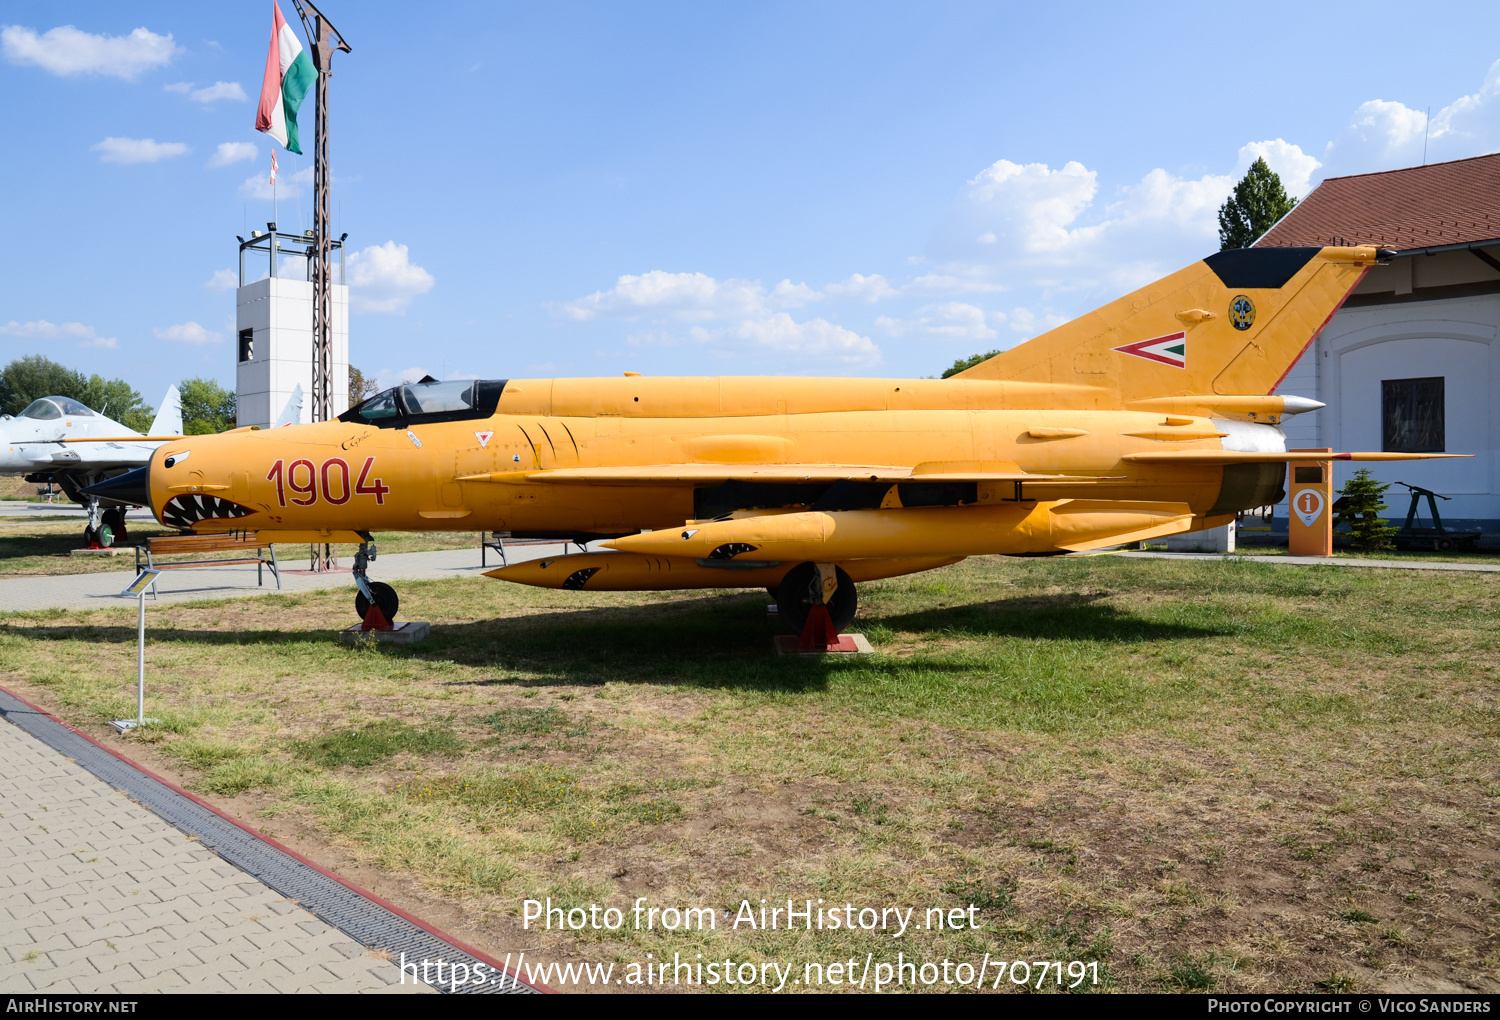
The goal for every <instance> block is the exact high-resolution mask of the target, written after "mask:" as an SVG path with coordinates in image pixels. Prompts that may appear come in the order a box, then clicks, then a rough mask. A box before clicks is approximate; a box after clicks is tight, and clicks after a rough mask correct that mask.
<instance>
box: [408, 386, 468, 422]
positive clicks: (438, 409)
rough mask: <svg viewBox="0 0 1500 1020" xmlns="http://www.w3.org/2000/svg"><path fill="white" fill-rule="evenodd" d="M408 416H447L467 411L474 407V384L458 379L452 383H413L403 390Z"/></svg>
mask: <svg viewBox="0 0 1500 1020" xmlns="http://www.w3.org/2000/svg"><path fill="white" fill-rule="evenodd" d="M401 396H402V399H404V400H405V401H406V410H407V413H408V414H413V415H417V414H445V413H448V412H452V411H467V410H469V409H471V408H472V407H473V406H474V382H473V380H470V379H458V380H455V381H452V382H430V383H413V384H412V385H410V386H403V387H402V388H401Z"/></svg>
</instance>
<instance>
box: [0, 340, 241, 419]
mask: <svg viewBox="0 0 1500 1020" xmlns="http://www.w3.org/2000/svg"><path fill="white" fill-rule="evenodd" d="M177 390H178V392H179V393H181V394H182V426H183V431H184V432H186V433H187V434H188V435H190V436H201V435H207V434H210V433H214V432H223V431H225V430H227V429H232V428H234V427H235V401H234V394H233V393H231V392H230V391H229V390H226V389H225V388H224V387H222V386H220V385H219V384H218V383H216V382H214V381H213V380H212V379H203V378H193V379H184V380H183V381H182V382H180V383H178V384H177ZM54 396H55V397H71V398H72V399H74V400H76V401H78V402H79V403H80V404H83V405H84V406H85V407H88V408H90V409H92V410H95V411H98V412H99V413H100V414H102V415H105V416H106V417H109V418H113V419H114V420H115V421H117V422H119V423H120V424H121V425H124V426H126V427H127V428H131V429H134V430H135V431H137V432H146V431H148V430H149V429H150V428H151V421H152V419H153V418H155V416H156V408H154V407H152V406H151V405H150V404H147V403H146V402H145V401H144V400H142V399H141V394H140V392H139V391H138V390H136V389H135V387H133V386H131V385H130V384H129V383H128V382H126V381H125V380H124V379H106V378H104V377H103V376H101V375H99V374H97V373H95V374H94V375H89V376H85V375H84V374H83V373H82V372H79V371H77V370H76V369H72V368H68V367H67V366H66V365H59V364H58V363H57V362H55V361H53V360H51V359H50V358H45V357H43V356H42V355H40V354H31V355H28V356H26V357H24V358H17V359H15V360H14V361H12V362H11V363H10V364H9V365H6V366H5V368H3V369H0V414H10V415H15V414H20V413H21V412H22V411H24V410H25V409H26V405H27V404H30V403H31V402H32V401H33V400H35V399H37V398H38V397H54Z"/></svg>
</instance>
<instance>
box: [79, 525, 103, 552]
mask: <svg viewBox="0 0 1500 1020" xmlns="http://www.w3.org/2000/svg"><path fill="white" fill-rule="evenodd" d="M102 544H103V543H101V542H100V541H99V532H97V531H95V530H94V529H93V528H84V529H83V547H84V548H85V549H92V548H94V547H95V546H98V545H102Z"/></svg>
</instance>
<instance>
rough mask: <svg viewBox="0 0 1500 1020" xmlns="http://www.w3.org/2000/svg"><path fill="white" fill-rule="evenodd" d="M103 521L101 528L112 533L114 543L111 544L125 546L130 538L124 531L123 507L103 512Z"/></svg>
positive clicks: (115, 507) (111, 508)
mask: <svg viewBox="0 0 1500 1020" xmlns="http://www.w3.org/2000/svg"><path fill="white" fill-rule="evenodd" d="M103 520H104V525H103V527H107V528H109V529H110V530H111V531H112V532H114V542H113V543H111V544H113V545H125V544H126V543H127V542H129V541H130V536H129V535H128V534H127V533H126V531H125V508H124V507H123V506H114V507H110V508H109V509H108V510H106V511H104V518H103ZM101 530H102V529H101Z"/></svg>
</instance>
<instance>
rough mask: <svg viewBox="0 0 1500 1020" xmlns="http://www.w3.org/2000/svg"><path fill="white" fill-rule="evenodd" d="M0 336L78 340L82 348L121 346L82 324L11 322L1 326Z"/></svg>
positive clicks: (41, 320)
mask: <svg viewBox="0 0 1500 1020" xmlns="http://www.w3.org/2000/svg"><path fill="white" fill-rule="evenodd" d="M0 334H3V335H4V336H14V337H20V338H22V339H24V340H77V341H79V344H78V346H80V347H98V348H115V347H118V346H120V345H119V343H118V342H117V341H116V340H115V338H114V337H112V336H100V335H99V334H98V333H97V332H95V331H94V327H93V326H85V325H84V324H83V323H81V322H62V323H55V322H48V321H47V320H46V319H37V320H35V321H33V322H17V321H16V320H14V319H12V320H10V322H8V323H6V324H5V325H3V326H0Z"/></svg>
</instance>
